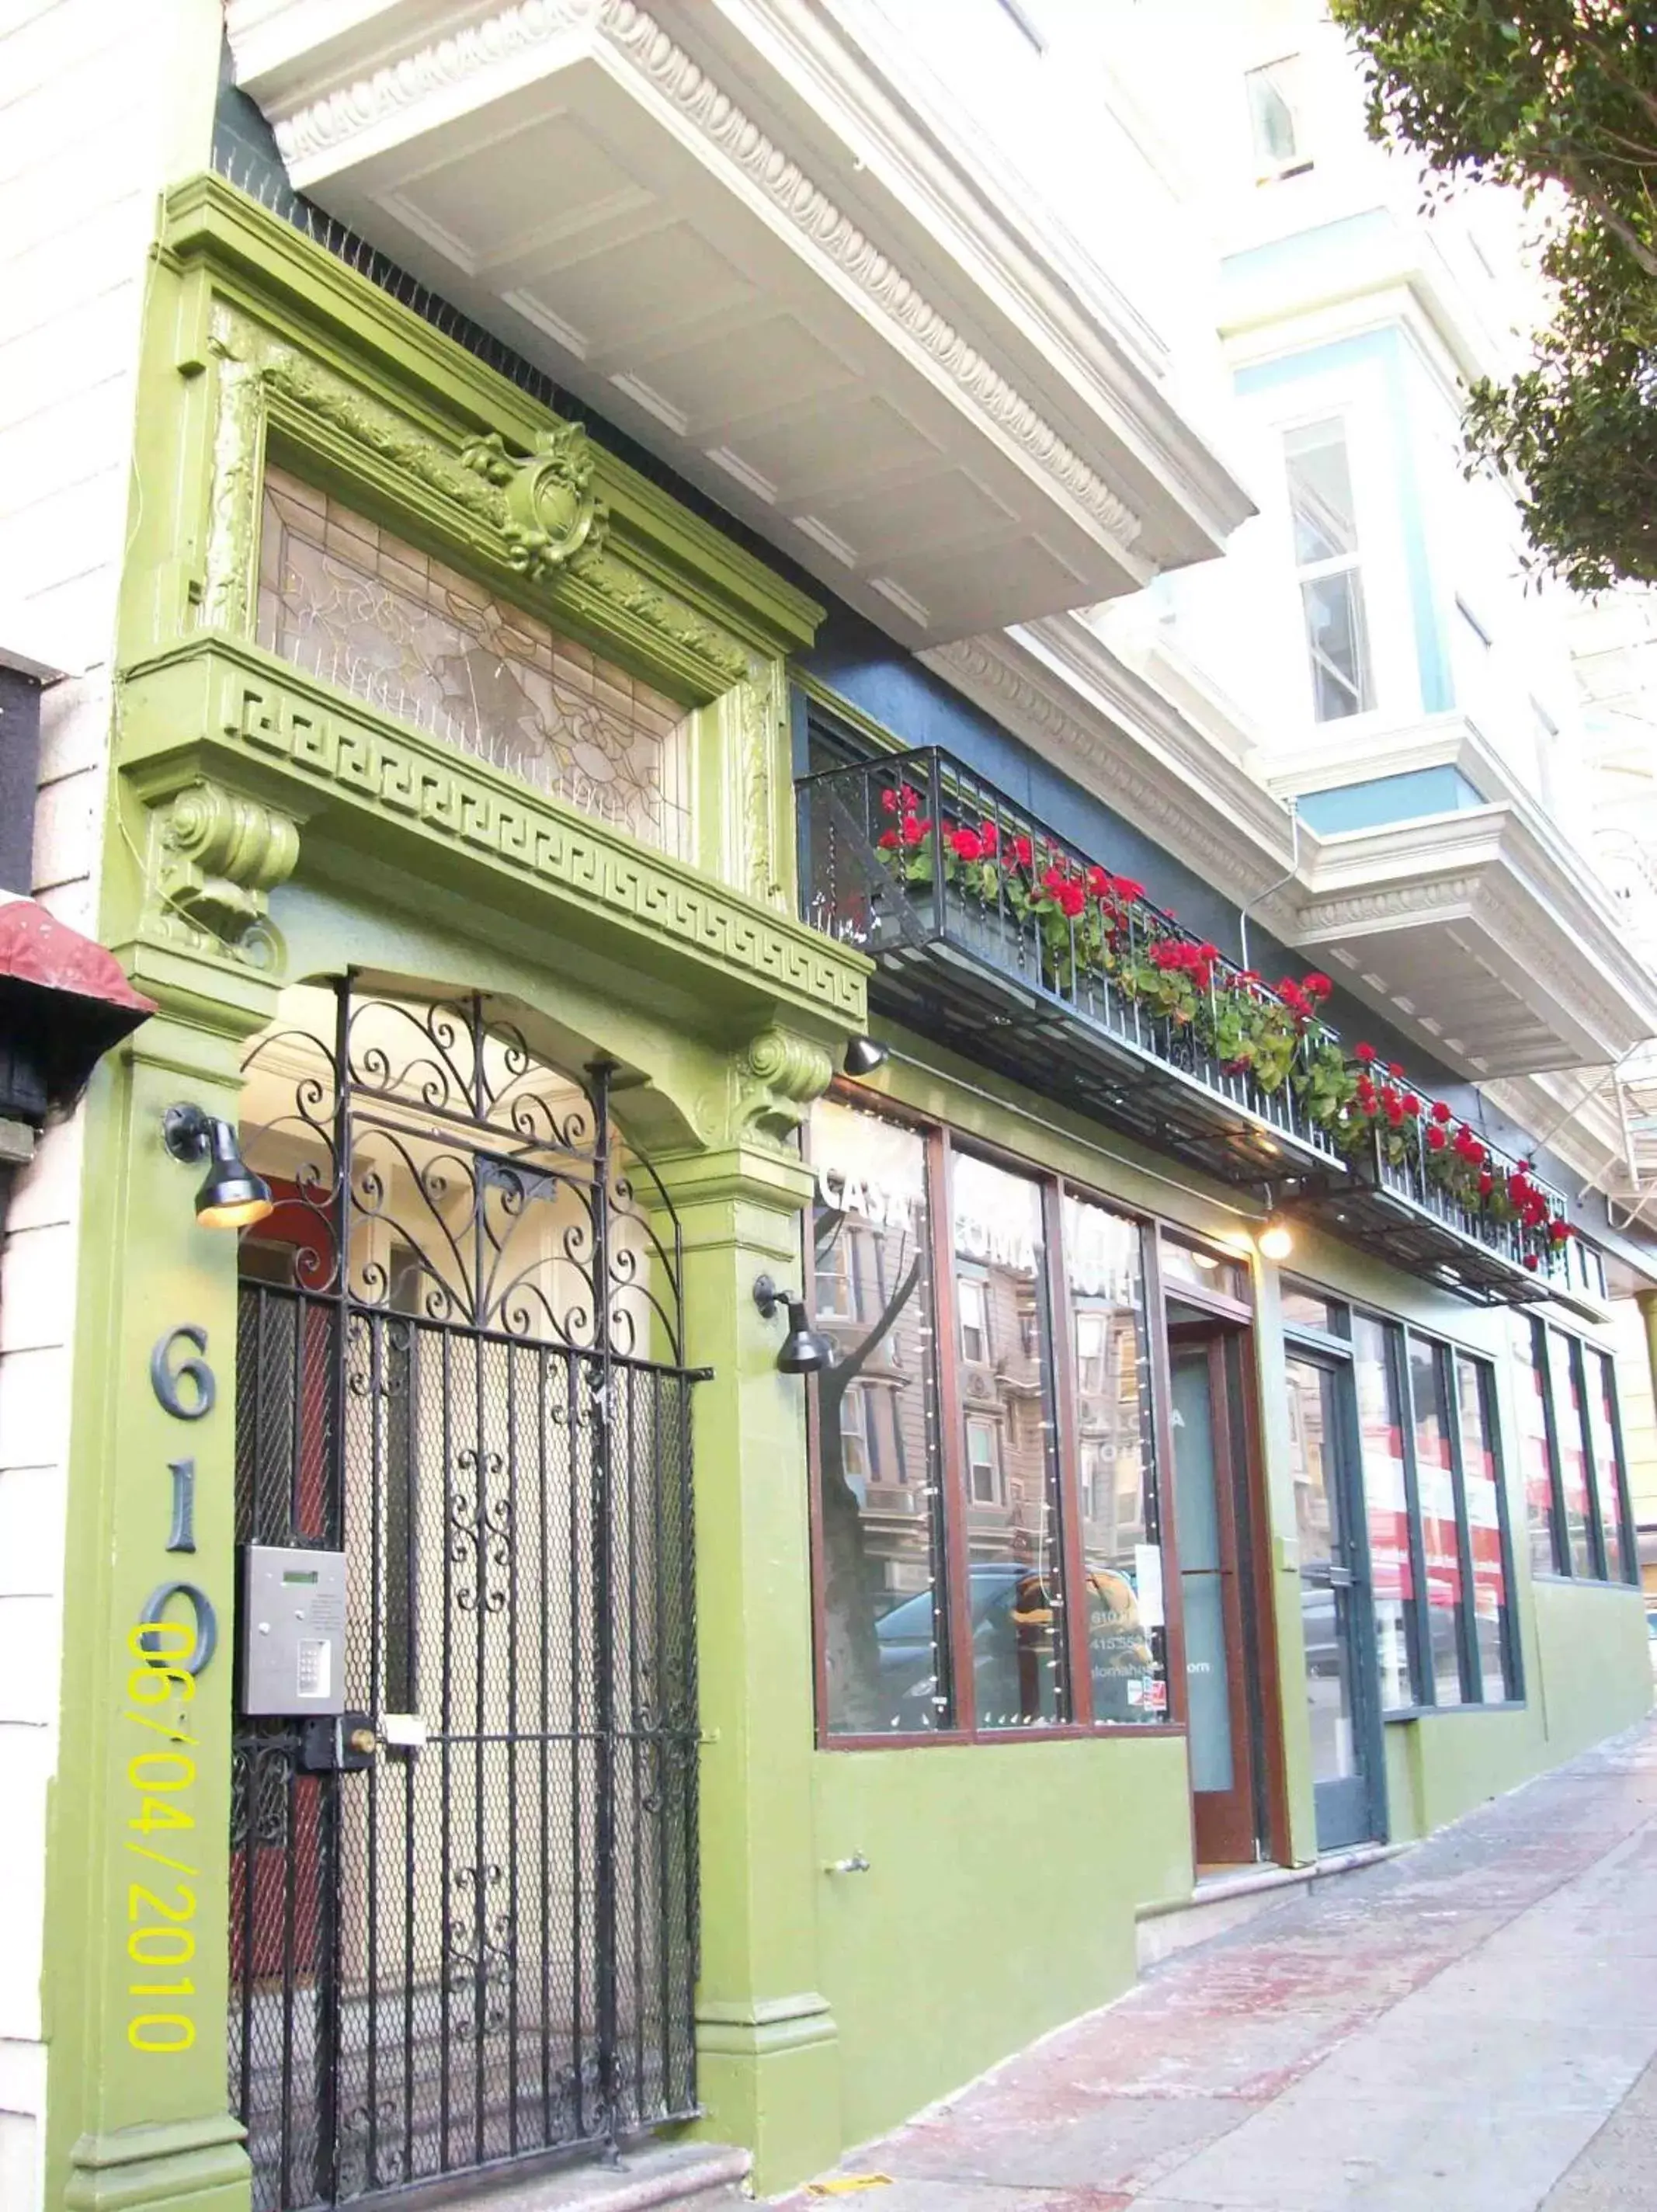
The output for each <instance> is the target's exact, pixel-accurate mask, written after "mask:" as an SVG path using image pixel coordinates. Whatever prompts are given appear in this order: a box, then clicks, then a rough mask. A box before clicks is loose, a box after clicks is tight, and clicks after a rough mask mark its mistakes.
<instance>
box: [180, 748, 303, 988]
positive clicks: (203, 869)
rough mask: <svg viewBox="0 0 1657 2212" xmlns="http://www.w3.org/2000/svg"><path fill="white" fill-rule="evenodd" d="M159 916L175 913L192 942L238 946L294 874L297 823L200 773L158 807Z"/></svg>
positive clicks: (296, 854) (268, 910) (297, 835)
mask: <svg viewBox="0 0 1657 2212" xmlns="http://www.w3.org/2000/svg"><path fill="white" fill-rule="evenodd" d="M155 838H156V847H157V857H158V865H157V866H156V867H155V870H154V872H153V875H152V882H153V885H154V890H155V902H156V905H157V907H158V908H159V910H160V911H159V915H158V917H157V918H158V920H161V921H162V922H163V925H164V924H165V921H166V919H167V917H169V916H172V915H177V916H179V917H180V918H181V919H182V921H183V922H184V924H185V927H186V928H187V929H189V930H190V931H191V932H192V933H194V937H195V939H196V941H197V943H200V942H201V941H202V940H203V939H207V938H216V939H219V940H220V941H221V942H222V944H224V945H228V946H230V947H232V948H235V947H239V946H240V945H242V944H243V943H244V941H245V940H246V938H247V937H248V935H249V933H250V932H251V931H252V930H253V929H254V928H255V927H257V926H258V925H259V924H260V923H263V922H264V921H265V920H266V918H267V916H268V915H269V912H270V892H271V891H272V890H275V888H276V885H277V884H280V883H285V882H286V880H287V879H288V877H289V876H290V875H292V873H293V872H294V863H295V861H297V860H298V859H299V827H298V824H297V823H295V822H294V821H293V820H292V819H291V817H289V816H288V815H285V814H282V813H278V812H277V811H276V810H275V809H274V808H271V807H269V806H264V805H261V804H260V803H259V801H258V799H249V798H247V797H246V796H245V795H243V794H242V793H238V792H234V791H227V790H226V789H225V788H224V787H223V786H222V784H216V783H209V782H208V781H206V780H205V779H204V778H203V780H201V781H197V782H196V783H192V784H191V785H190V786H189V787H188V788H187V789H185V790H184V791H181V792H179V793H178V795H177V797H176V798H174V799H171V800H169V801H168V802H167V805H165V806H164V807H162V808H161V809H158V810H157V817H156V823H155Z"/></svg>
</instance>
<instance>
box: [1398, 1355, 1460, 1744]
mask: <svg viewBox="0 0 1657 2212" xmlns="http://www.w3.org/2000/svg"><path fill="white" fill-rule="evenodd" d="M1443 1357H1444V1355H1443V1353H1442V1351H1441V1350H1440V1348H1439V1347H1438V1346H1436V1345H1434V1344H1427V1343H1424V1342H1423V1340H1422V1339H1421V1338H1420V1337H1418V1336H1412V1337H1411V1339H1410V1395H1411V1399H1412V1400H1413V1401H1414V1406H1415V1444H1416V1492H1417V1498H1418V1499H1419V1501H1420V1506H1421V1549H1422V1561H1423V1567H1424V1569H1425V1572H1426V1577H1427V1638H1428V1663H1429V1666H1430V1668H1431V1669H1432V1679H1433V1697H1434V1701H1435V1703H1436V1704H1438V1705H1460V1703H1461V1650H1460V1608H1461V1551H1460V1544H1459V1542H1458V1540H1457V1534H1456V1511H1455V1469H1454V1462H1453V1461H1452V1459H1451V1456H1450V1434H1449V1429H1448V1423H1447V1420H1446V1417H1445V1409H1444V1401H1443V1372H1442V1363H1443Z"/></svg>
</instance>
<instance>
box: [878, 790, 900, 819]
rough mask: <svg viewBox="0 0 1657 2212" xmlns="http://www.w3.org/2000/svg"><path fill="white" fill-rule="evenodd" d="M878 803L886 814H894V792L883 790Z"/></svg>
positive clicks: (895, 795)
mask: <svg viewBox="0 0 1657 2212" xmlns="http://www.w3.org/2000/svg"><path fill="white" fill-rule="evenodd" d="M880 804H881V807H882V809H883V811H884V812H886V813H888V814H895V813H896V812H897V793H896V792H895V791H892V790H886V791H883V792H882V793H881V794H880Z"/></svg>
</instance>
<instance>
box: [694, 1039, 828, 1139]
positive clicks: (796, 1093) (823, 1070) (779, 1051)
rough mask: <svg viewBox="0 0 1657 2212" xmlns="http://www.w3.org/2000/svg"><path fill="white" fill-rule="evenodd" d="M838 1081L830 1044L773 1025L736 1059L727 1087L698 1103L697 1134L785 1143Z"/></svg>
mask: <svg viewBox="0 0 1657 2212" xmlns="http://www.w3.org/2000/svg"><path fill="white" fill-rule="evenodd" d="M834 1079H835V1063H834V1060H833V1057H832V1056H831V1054H829V1050H828V1048H827V1047H826V1046H824V1045H822V1044H821V1043H819V1042H817V1041H816V1039H815V1038H812V1037H808V1036H800V1035H799V1034H798V1032H797V1031H795V1030H786V1029H782V1028H779V1027H777V1026H776V1025H774V1024H773V1025H772V1026H771V1027H770V1028H768V1029H764V1030H761V1031H760V1032H759V1034H758V1035H757V1036H755V1037H753V1038H751V1039H750V1042H748V1044H747V1045H745V1046H744V1048H743V1050H742V1052H741V1053H740V1054H738V1055H737V1058H736V1059H735V1060H733V1061H732V1062H731V1065H730V1066H729V1068H728V1069H727V1071H726V1079H725V1087H724V1089H723V1090H722V1091H713V1092H709V1093H708V1094H707V1096H706V1097H703V1098H701V1099H699V1100H698V1101H697V1103H696V1106H695V1116H694V1118H695V1123H696V1127H697V1129H698V1132H699V1133H701V1135H702V1136H704V1137H706V1138H707V1140H708V1141H709V1142H710V1143H713V1144H743V1143H754V1142H759V1143H762V1144H769V1145H784V1144H786V1143H788V1142H789V1141H790V1140H791V1139H792V1137H793V1136H794V1133H795V1132H796V1131H797V1130H798V1127H799V1126H800V1124H801V1122H802V1121H804V1119H805V1115H806V1113H807V1110H808V1109H809V1108H810V1103H811V1101H812V1100H813V1099H814V1098H820V1097H822V1093H823V1092H824V1091H826V1090H827V1089H828V1088H829V1085H830V1084H831V1083H832V1082H833V1081H834Z"/></svg>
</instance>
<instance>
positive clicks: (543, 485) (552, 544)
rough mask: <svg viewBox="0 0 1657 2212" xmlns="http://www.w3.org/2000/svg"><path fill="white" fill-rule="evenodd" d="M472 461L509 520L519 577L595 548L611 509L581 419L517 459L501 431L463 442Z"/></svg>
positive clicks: (506, 533)
mask: <svg viewBox="0 0 1657 2212" xmlns="http://www.w3.org/2000/svg"><path fill="white" fill-rule="evenodd" d="M460 458H461V459H462V460H463V461H464V463H465V465H466V466H467V467H468V468H469V469H470V470H472V471H475V473H476V475H478V476H481V477H483V479H484V481H485V482H486V483H491V484H493V485H495V488H496V489H497V490H499V491H500V492H501V495H502V500H503V502H504V505H505V507H506V520H505V521H504V522H503V523H502V525H501V538H502V539H503V540H504V542H505V544H506V548H507V561H508V562H509V563H510V565H511V566H512V567H513V568H515V569H517V570H518V572H519V574H520V575H525V576H529V577H531V578H532V579H533V580H536V581H537V582H539V581H540V580H543V579H544V578H546V577H548V576H552V575H555V574H557V572H558V571H559V570H560V569H561V568H565V567H567V566H568V564H569V562H572V561H573V560H574V558H575V556H576V555H577V554H578V553H582V552H587V553H591V554H597V553H598V551H599V550H600V549H601V548H602V546H603V544H604V534H605V532H606V531H607V529H608V528H609V525H610V510H609V508H608V507H606V506H605V505H604V501H602V500H601V499H599V498H598V495H597V494H596V493H595V492H594V490H593V489H592V478H593V470H594V465H595V464H594V456H593V453H592V447H590V446H589V445H588V443H587V434H586V428H585V427H584V426H583V425H582V424H581V423H580V422H562V423H561V424H560V425H559V427H558V428H556V429H555V430H546V431H543V433H542V435H540V437H538V438H537V440H536V441H535V450H534V451H533V452H532V453H529V454H528V455H526V456H525V457H524V458H522V459H519V457H517V456H516V455H514V454H512V453H508V452H507V447H506V442H505V441H504V440H503V439H502V437H501V433H500V432H499V431H498V430H492V431H490V433H489V435H488V437H486V438H474V439H472V440H470V442H469V443H468V444H466V445H465V446H464V447H462V448H461V453H460Z"/></svg>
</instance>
